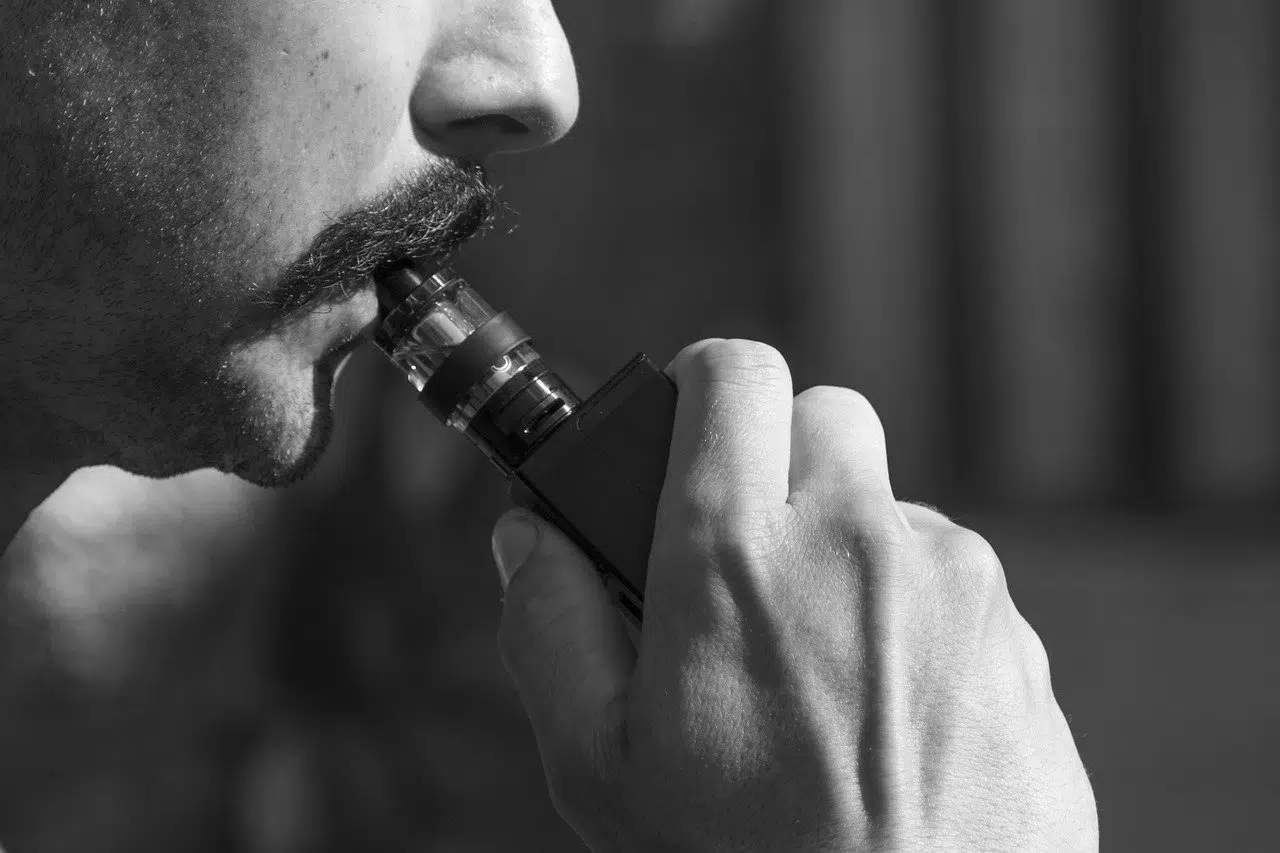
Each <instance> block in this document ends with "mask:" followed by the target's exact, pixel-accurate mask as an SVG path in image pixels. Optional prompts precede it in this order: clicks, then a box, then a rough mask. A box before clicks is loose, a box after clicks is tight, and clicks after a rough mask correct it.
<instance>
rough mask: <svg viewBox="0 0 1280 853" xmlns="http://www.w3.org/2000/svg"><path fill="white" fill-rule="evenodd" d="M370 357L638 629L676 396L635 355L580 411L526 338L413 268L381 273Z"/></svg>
mask: <svg viewBox="0 0 1280 853" xmlns="http://www.w3.org/2000/svg"><path fill="white" fill-rule="evenodd" d="M375 280H376V281H377V284H378V301H379V304H380V306H381V310H382V322H381V324H380V326H379V328H378V330H377V332H376V333H375V335H374V341H375V342H376V343H377V345H378V347H379V348H380V349H382V351H383V352H384V353H386V355H387V356H388V357H389V358H390V359H391V361H392V362H393V363H394V364H395V365H396V366H397V367H398V368H400V370H401V371H402V372H403V373H404V374H405V376H406V377H408V379H409V381H410V382H411V383H413V386H414V388H416V389H417V391H418V399H419V400H420V401H421V403H422V404H423V405H424V406H425V407H426V408H427V410H428V411H430V412H431V413H432V414H433V415H435V416H436V418H437V419H439V420H440V421H442V422H444V423H445V424H447V425H448V426H451V427H453V428H454V429H457V430H459V431H461V432H462V433H463V434H465V435H466V436H467V438H469V439H471V441H472V442H474V443H475V444H476V445H477V446H478V447H479V448H480V449H481V450H482V451H484V453H485V454H486V455H487V456H488V457H489V459H490V460H491V461H492V462H493V463H494V464H495V465H496V466H497V467H498V468H499V470H501V471H502V473H503V474H504V475H506V477H507V478H508V480H509V482H510V494H511V497H512V499H513V500H514V501H515V502H516V503H518V504H521V505H523V506H526V507H528V508H530V509H532V510H533V511H535V512H537V513H539V514H540V515H542V516H543V517H544V518H546V519H547V520H548V521H550V522H552V523H553V524H555V525H556V526H557V527H559V528H560V529H561V530H563V531H564V532H565V533H566V534H567V535H568V536H569V537H570V538H571V539H573V540H574V542H576V543H577V544H578V546H579V547H580V548H582V550H583V551H585V552H586V553H587V555H588V556H589V557H591V559H592V560H594V561H595V564H596V566H597V568H598V569H599V570H600V573H601V575H602V578H603V580H604V582H605V586H606V588H607V589H608V591H609V595H610V597H611V598H612V599H613V601H614V603H615V604H616V606H617V607H618V609H619V610H620V611H621V612H622V614H623V615H624V616H625V617H626V618H627V620H628V621H629V622H630V623H631V626H632V628H633V629H634V630H638V629H639V626H640V622H641V620H642V618H643V610H644V588H645V577H646V575H647V566H648V561H649V548H650V545H651V544H652V541H653V529H654V520H655V516H656V514H657V506H658V497H659V495H660V494H661V490H662V483H663V480H664V479H665V477H666V469H667V454H668V452H669V450H670V446H671V429H672V424H673V422H674V420H675V404H676V388H675V385H674V383H672V382H671V380H670V379H668V378H667V377H666V375H665V374H663V373H662V371H660V370H658V369H657V368H656V367H655V366H654V365H653V364H652V362H650V361H649V359H648V358H646V357H645V356H644V354H643V353H642V354H640V355H637V356H636V357H635V358H633V359H632V360H631V361H630V362H629V363H628V364H627V365H626V366H624V367H623V368H622V369H621V370H619V371H618V372H617V373H616V374H614V375H613V377H612V378H611V379H609V381H608V382H606V383H605V385H604V387H602V388H601V389H600V390H599V391H597V392H596V393H595V394H593V395H592V396H591V397H589V398H587V399H586V400H585V401H584V400H580V399H579V397H578V396H577V395H576V394H574V392H573V391H572V390H571V389H570V388H569V386H568V385H567V384H566V383H565V382H564V380H562V379H561V378H560V377H559V376H557V375H556V374H555V372H553V371H552V370H551V369H550V368H549V367H547V365H546V364H545V363H544V362H543V360H542V357H541V356H539V355H538V352H537V350H535V349H534V348H533V345H532V343H531V339H530V337H529V336H528V335H527V334H525V333H524V332H523V331H522V330H521V329H520V327H519V326H517V325H516V324H515V322H514V321H513V320H512V319H511V318H510V317H509V316H507V315H506V314H505V313H495V312H494V311H493V309H491V308H490V307H489V305H488V304H487V303H486V302H485V301H484V300H483V299H481V298H480V296H479V295H477V294H476V292H475V291H474V290H472V289H471V287H470V286H469V285H468V284H467V283H466V282H465V281H463V280H462V279H461V278H458V277H457V276H456V275H453V274H452V273H449V272H437V273H435V274H434V275H424V274H423V273H422V272H421V271H420V270H419V269H418V268H417V267H415V266H414V265H413V264H412V263H411V262H408V261H405V262H401V263H398V264H396V265H394V266H392V267H390V268H388V269H386V270H383V271H380V272H379V273H378V274H377V275H376V276H375Z"/></svg>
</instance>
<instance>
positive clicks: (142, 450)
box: [0, 0, 578, 484]
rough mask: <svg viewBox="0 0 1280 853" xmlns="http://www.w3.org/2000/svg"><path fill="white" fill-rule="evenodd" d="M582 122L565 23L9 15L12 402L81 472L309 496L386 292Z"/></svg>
mask: <svg viewBox="0 0 1280 853" xmlns="http://www.w3.org/2000/svg"><path fill="white" fill-rule="evenodd" d="M577 103H578V93H577V83H576V78H575V75H574V70H573V65H572V60H571V58H570V56H569V49H568V46H567V44H566V42H565V39H564V36H563V33H562V32H561V30H560V26H559V23H558V21H557V20H556V16H555V12H554V10H553V9H552V6H551V0H94V2H85V0H68V2H64V3H56V4H50V3H47V2H45V0H0V109H2V110H3V111H4V116H3V117H2V118H0V134H2V135H3V139H0V144H2V145H3V146H4V148H5V150H6V151H8V152H9V153H10V154H11V155H12V156H11V157H10V158H9V159H8V160H7V161H4V162H2V163H0V188H3V189H4V191H5V195H6V201H7V206H6V209H4V210H3V211H2V212H0V252H2V253H3V254H2V256H3V258H4V260H5V263H6V266H7V267H8V271H9V273H10V274H11V277H10V278H9V279H8V280H6V281H3V282H0V328H3V330H4V332H5V335H4V337H5V340H4V341H3V342H0V356H3V358H4V359H5V360H6V361H7V362H8V364H7V367H8V368H9V371H10V375H9V377H8V378H6V379H3V380H0V394H3V393H4V392H6V391H8V392H9V393H17V394H21V395H22V397H23V398H25V399H30V400H37V401H38V403H37V404H36V408H37V411H35V412H33V417H34V418H37V419H39V420H40V421H41V422H42V423H46V424H49V425H50V426H49V429H48V430H47V434H46V435H45V436H44V439H43V440H45V441H47V442H48V444H49V446H50V449H51V450H62V451H66V450H69V449H73V448H74V452H75V453H76V454H78V455H79V458H80V459H81V461H82V462H83V463H84V464H88V463H90V462H102V461H107V462H112V463H114V464H118V465H121V466H123V467H126V468H130V469H132V470H134V471H137V472H139V473H144V474H152V475H165V474H170V473H176V472H179V471H183V470H188V469H191V468H196V467H203V466H207V465H216V466H218V467H221V468H223V469H224V470H229V471H233V472H234V473H237V474H240V475H241V476H244V477H246V478H248V479H251V480H254V481H257V482H260V483H264V484H271V483H279V482H287V481H289V480H292V479H295V478H296V477H297V476H300V475H301V474H302V473H305V471H306V470H307V469H308V467H309V466H310V465H311V464H312V463H313V462H314V459H315V457H316V455H317V454H318V452H319V451H320V450H321V449H322V448H323V446H324V444H325V441H326V440H327V434H328V429H329V414H328V409H329V393H330V388H331V385H332V381H333V374H334V372H335V370H336V368H337V366H338V363H339V362H340V361H341V358H342V356H343V354H344V353H345V352H346V351H347V350H348V349H349V348H350V344H351V342H353V341H354V340H355V339H356V337H357V336H358V335H360V334H361V333H362V332H367V331H368V329H369V327H370V325H371V323H372V321H373V320H374V319H375V317H376V302H375V298H374V295H373V293H372V290H371V283H370V280H369V278H368V273H369V272H370V271H371V270H372V269H374V268H375V267H376V266H377V265H379V264H380V263H383V262H386V261H388V260H392V259H394V258H395V257H396V256H397V255H403V254H406V253H411V254H414V255H427V256H436V257H440V256H442V255H444V254H445V253H447V252H448V251H449V250H450V249H451V248H452V247H453V246H454V245H456V244H457V243H458V242H460V241H461V240H463V239H465V238H466V236H468V235H469V233H470V232H472V231H473V230H475V229H476V227H477V226H478V225H480V224H481V223H482V222H483V221H484V219H485V216H486V214H487V212H488V208H489V206H490V204H491V197H490V191H489V189H488V187H487V186H486V184H485V182H484V180H483V176H482V173H481V172H480V170H479V167H478V166H477V165H476V164H478V163H479V162H480V161H482V160H483V159H484V158H485V157H486V156H487V155H490V154H493V153H496V152H499V151H504V150H518V149H522V148H530V147H534V146H537V145H541V144H545V143H547V142H550V141H552V140H554V139H556V138H557V137H559V136H560V135H562V134H563V133H564V132H565V131H567V130H568V128H569V126H570V125H571V124H572V123H573V121H574V118H575V116H576V112H577ZM317 237H319V238H320V239H319V241H318V242H317ZM299 306H301V308H300V310H299Z"/></svg>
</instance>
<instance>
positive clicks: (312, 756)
mask: <svg viewBox="0 0 1280 853" xmlns="http://www.w3.org/2000/svg"><path fill="white" fill-rule="evenodd" d="M557 9H558V11H559V13H560V14H561V17H562V20H563V23H564V26H565V28H566V30H567V32H568V34H569V38H570V41H571V42H572V44H573V45H574V49H575V55H576V57H577V61H578V64H579V71H580V76H581V80H582V94H583V106H582V113H581V119H580V121H579V124H578V126H577V128H576V129H575V131H574V132H573V133H572V134H571V136H570V137H569V138H568V139H566V140H565V141H564V142H563V143H561V144H560V145H558V146H556V147H554V148H552V149H549V150H547V151H544V152H539V153H536V154H531V155H524V156H521V157H518V158H510V159H506V160H502V161H500V162H499V163H497V164H496V166H495V169H494V175H495V178H496V179H497V180H498V182H499V183H501V184H502V186H503V187H504V195H505V197H506V200H507V202H508V203H509V204H510V205H511V206H512V208H513V209H514V211H515V213H514V214H513V215H511V216H510V217H508V218H507V219H506V220H504V222H503V224H502V227H501V228H500V229H499V231H498V232H497V233H496V234H494V235H491V236H489V237H487V238H486V239H484V240H483V241H481V242H479V243H477V244H476V245H474V246H472V247H471V248H470V249H469V250H468V251H467V252H466V254H465V257H464V258H463V260H462V262H461V263H460V264H459V268H460V270H461V271H462V272H463V273H464V274H466V275H467V276H468V277H469V278H470V279H471V280H472V283H473V284H474V285H475V286H476V287H477V289H478V290H480V292H481V293H483V294H485V295H486V297H488V298H489V300H490V301H491V302H493V303H494V304H496V305H498V306H501V307H503V308H505V309H507V310H509V311H510V312H511V313H512V314H513V315H514V316H516V317H517V318H519V319H520V322H521V323H522V325H523V326H524V327H525V328H527V329H529V330H531V331H533V332H534V333H535V334H536V336H537V339H538V341H539V345H540V348H541V350H542V352H543V354H544V355H545V356H547V357H548V359H549V360H551V361H553V362H554V363H557V364H559V365H560V366H561V368H562V373H563V374H564V375H565V376H566V378H568V379H570V381H571V382H572V383H573V384H575V386H576V387H577V388H578V389H579V390H581V391H590V390H591V389H593V388H595V387H596V386H597V385H598V384H599V383H601V382H602V381H603V380H604V379H605V378H606V377H607V376H608V375H609V374H611V373H612V372H613V370H615V369H616V368H617V367H619V366H620V365H621V364H622V363H623V362H624V361H626V360H627V359H628V358H629V357H630V356H631V355H632V354H633V353H634V352H636V351H637V350H641V349H643V350H645V351H647V352H648V353H649V354H650V355H651V356H652V357H653V358H654V359H655V360H657V361H659V362H662V363H665V362H666V361H667V360H668V359H669V358H670V357H671V356H672V355H674V354H675V352H677V351H678V350H679V349H680V348H681V347H682V346H683V345H685V344H687V343H689V342H692V341H694V340H696V339H699V338H702V337H708V336H726V337H727V336H742V337H751V338H757V339H761V340H765V341H768V342H770V343H772V344H774V345H775V346H777V347H778V348H779V349H781V350H782V351H783V353H784V354H785V355H786V356H787V357H788V359H789V360H790V363H791V365H792V367H793V371H794V375H795V380H796V385H797V388H801V387H805V386H808V385H813V384H838V385H847V386H851V387H854V388H857V389H859V390H861V391H862V392H863V393H865V394H866V395H867V396H868V397H869V398H870V399H871V401H872V402H873V403H874V404H875V405H876V406H877V408H878V410H879V412H880V414H881V416H882V418H883V421H884V423H885V427H886V431H887V434H888V439H889V455H890V463H891V465H892V468H893V472H894V477H895V487H896V490H897V491H898V494H899V497H902V498H906V499H913V500H922V501H926V502H928V503H931V504H936V505H939V506H941V507H942V508H943V509H944V510H946V511H947V512H949V513H950V514H952V515H953V516H954V517H956V518H957V519H958V520H959V521H960V522H961V523H963V524H965V525H967V526H971V527H974V528H975V529H977V530H978V531H980V532H981V533H983V534H984V535H985V536H986V537H987V538H988V539H989V540H990V541H991V542H992V543H993V544H994V545H995V547H996V550H997V551H998V552H999V553H1000V554H1001V556H1002V558H1003V561H1004V565H1005V569H1006V572H1007V574H1008V579H1009V584H1010V587H1011V589H1012V592H1013V595H1014V598H1015V600H1016V601H1017V602H1018V604H1019V607H1020V609H1021V610H1022V611H1023V613H1024V615H1025V616H1026V617H1027V618H1028V620H1029V621H1030V622H1031V624H1032V625H1033V626H1034V627H1035V628H1036V629H1037V630H1038V631H1039V633H1040V635H1041V637H1042V638H1043V640H1044V642H1045V644H1046V646H1047V649H1048V652H1049V656H1050V660H1051V662H1052V665H1053V671H1054V675H1055V687H1056V691H1057V696H1058V699H1059V701H1060V703H1061V705H1062V707H1063V709H1064V711H1065V712H1066V713H1067V715H1068V717H1069V718H1070V720H1071V724H1072V728H1073V730H1074V732H1075V735H1076V738H1077V742H1078V744H1079V747H1080V750H1081V752H1082V754H1083V757H1084V760H1085V763H1086V766H1087V767H1088V768H1089V770H1090V772H1091V774H1092V778H1093V784H1094V787H1095V792H1096V794H1097V798H1098V805H1099V810H1100V817H1101V827H1102V848H1103V850H1117V851H1119V850H1124V851H1131V850H1144V851H1145V850H1152V851H1204V850H1232V851H1236V850H1241V851H1243V850H1273V849H1276V848H1277V843H1278V842H1277V841H1276V838H1275V835H1276V832H1275V829H1274V826H1273V824H1272V821H1271V820H1270V817H1269V816H1270V814H1271V812H1272V811H1273V810H1274V808H1275V805H1276V803H1278V802H1280V773H1277V772H1276V769H1275V768H1276V766H1277V764H1280V734H1278V733H1277V732H1278V727H1277V722H1280V668H1278V667H1277V666H1276V663H1275V655H1276V654H1277V653H1280V523H1278V521H1280V250H1278V249H1277V240H1276V236H1277V234H1280V109H1278V108H1280V4H1276V3H1275V2H1273V0H1215V2H1212V3H1210V2H1205V0H1128V1H1127V2H1121V1H1117V0H1112V2H1108V0H970V2H965V3H956V2H952V0H791V2H783V0H642V1H641V2H628V3H616V4H608V6H607V8H605V7H602V6H601V4H599V3H591V2H587V0H560V2H558V3H557ZM339 420H340V430H339V436H338V442H337V444H336V446H335V447H334V448H333V450H332V452H331V453H330V454H329V455H328V457H327V459H326V460H325V462H324V464H323V466H322V468H321V470H320V471H319V472H318V473H317V474H316V476H315V477H314V478H313V479H312V480H310V481H308V482H307V483H305V484H303V485H302V486H300V487H298V488H296V489H291V490H288V491H286V492H282V493H265V492H261V491H258V490H256V489H252V488H250V487H247V486H244V485H241V484H238V483H235V482H233V481H229V480H227V479H225V478H222V477H220V476H217V475H211V474H199V475H194V476H192V477H188V478H183V479H181V480H176V481H171V482H168V483H163V484H155V483H143V482H141V481H135V480H132V479H131V478H127V477H125V476H124V475H121V474H119V473H116V472H111V471H89V472H83V473H82V474H81V475H78V476H77V477H75V478H73V479H72V481H71V482H69V483H68V484H67V486H66V487H65V488H64V489H63V490H62V492H60V493H59V494H58V495H56V496H55V497H54V498H53V499H51V501H50V502H49V503H48V504H47V505H46V506H45V507H44V508H43V509H42V510H41V511H40V512H39V513H37V516H36V517H35V518H33V521H32V523H31V524H30V525H29V526H28V529H27V530H26V531H24V534H23V536H22V537H20V538H19V540H18V541H17V542H16V543H15V545H14V546H13V548H11V550H10V554H9V557H10V558H11V561H12V562H14V563H15V564H18V565H23V564H24V561H25V563H26V564H29V565H31V566H33V568H30V569H27V570H24V571H23V572H15V573H11V574H10V575H8V576H6V579H5V581H4V583H5V585H6V589H5V601H6V605H5V607H6V613H5V622H4V631H5V634H4V637H3V638H2V639H3V642H4V645H5V647H6V649H10V650H16V651H7V652H6V655H5V659H4V661H3V667H4V668H5V670H6V672H3V673H0V675H3V676H4V678H3V679H0V683H3V684H26V685H30V684H37V685H38V686H39V689H38V690H32V689H27V688H24V689H23V690H21V691H19V690H17V689H16V688H13V687H5V688H3V689H4V690H5V691H7V692H8V693H9V694H10V695H9V696H7V697H0V698H3V701H0V757H3V764H4V766H5V768H6V769H5V771H4V772H3V773H2V774H0V777H2V778H0V838H4V839H5V843H6V844H8V845H10V849H11V850H12V851H14V853H26V851H62V850H82V849H89V848H90V847H92V848H93V849H97V850H107V851H114V850H120V851H125V850H129V851H139V850H157V851H160V850H184V851H204V850H208V851H236V853H240V851H245V853H296V852H297V851H337V850H353V849H354V850H360V851H369V853H378V851H392V850H395V851H406V850H415V851H450V853H455V851H456V853H463V851H578V850H581V849H582V848H581V847H580V846H579V845H578V843H577V841H576V839H575V838H574V836H573V834H572V833H571V832H570V831H569V830H568V829H567V828H565V827H564V826H563V825H562V824H561V823H560V821H559V819H558V818H557V816H556V815H555V813H554V810H553V809H552V807H551V805H550V802H549V800H548V797H547V795H546V792H545V787H544V784H543V781H542V771H541V767H540V764H539V761H538V757H537V753H536V750H535V748H534V743H533V738H532V734H531V732H530V730H529V728H528V726H527V723H526V722H525V720H524V717H523V714H522V712H521V710H520V707H519V705H518V704H517V702H516V699H515V694H514V690H513V689H512V688H511V686H510V684H509V682H508V680H507V678H506V675H505V673H504V671H503V669H502V666H501V663H500V661H499V658H498V653H497V646H496V640H495V634H496V627H497V620H498V614H499V601H500V591H499V586H498V581H497V577H496V574H495V572H494V569H493V567H492V564H491V561H490V557H489V543H488V537H489V529H490V526H491V523H492V521H493V519H494V518H496V516H497V515H498V514H499V513H500V512H501V511H502V509H503V508H504V506H505V502H504V491H503V484H502V483H501V481H500V478H499V477H498V476H497V474H496V473H495V472H493V471H491V470H489V469H487V468H486V465H485V463H484V462H483V461H481V460H480V459H478V458H477V455H478V454H476V453H475V452H474V450H473V449H472V448H471V447H470V445H468V444H467V442H466V441H465V440H464V439H463V438H461V437H460V436H457V435H454V434H452V433H449V432H447V431H446V430H444V429H443V428H442V427H438V426H436V425H435V424H434V423H433V422H432V421H431V419H430V418H429V416H428V415H427V414H426V413H425V412H424V411H422V410H421V409H420V408H419V407H418V406H417V404H416V402H415V400H414V397H413V394H412V393H411V389H410V388H409V387H408V385H407V384H405V383H404V382H403V380H402V379H401V378H399V377H398V376H397V375H396V374H395V373H394V372H393V371H392V370H391V369H390V368H389V366H388V365H386V364H384V363H383V362H382V360H381V358H380V356H378V355H377V354H376V353H374V352H363V353H360V354H358V355H357V356H356V358H355V359H354V360H353V362H352V363H351V364H350V365H349V366H348V368H347V370H346V373H345V374H344V376H343V378H342V382H341V383H340V388H339ZM15 557H17V558H18V559H13V558H15ZM85 560H89V561H90V562H93V561H96V563H95V564H96V565H98V566H99V567H100V568H101V570H100V571H88V572H80V573H77V572H75V571H74V570H73V569H72V567H74V566H76V565H79V564H80V563H82V562H84V561H85ZM32 614H37V615H32ZM32 637H39V638H41V639H39V641H38V642H29V641H28V640H29V639H30V638H32ZM50 638H51V639H50ZM50 673H52V674H50Z"/></svg>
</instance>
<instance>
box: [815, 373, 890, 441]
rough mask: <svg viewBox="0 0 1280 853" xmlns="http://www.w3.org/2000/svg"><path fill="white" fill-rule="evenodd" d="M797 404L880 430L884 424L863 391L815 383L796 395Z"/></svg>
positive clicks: (816, 412)
mask: <svg viewBox="0 0 1280 853" xmlns="http://www.w3.org/2000/svg"><path fill="white" fill-rule="evenodd" d="M796 406H797V407H798V408H800V409H801V410H803V411H805V412H813V413H815V414H822V413H824V412H829V413H833V414H839V415H840V416H841V420H842V421H845V422H852V423H856V424H858V425H860V426H866V427H870V428H873V429H875V430H878V431H879V432H881V433H882V434H883V432H884V425H883V424H882V423H881V422H880V415H879V414H878V413H877V412H876V408H875V406H873V405H871V401H870V400H868V399H867V398H866V396H865V395H863V394H862V393H861V392H858V391H855V390H853V389H852V388H841V387H839V386H835V385H815V386H814V387H812V388H807V389H805V390H804V391H801V392H800V393H799V394H798V395H796Z"/></svg>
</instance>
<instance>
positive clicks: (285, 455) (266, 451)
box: [215, 368, 334, 488]
mask: <svg viewBox="0 0 1280 853" xmlns="http://www.w3.org/2000/svg"><path fill="white" fill-rule="evenodd" d="M313 373H314V376H313V381H312V383H311V388H309V389H306V390H302V389H295V390H294V392H293V393H287V394H281V395H277V396H274V397H272V398H270V399H262V398H259V399H257V400H252V399H250V400H247V401H245V402H249V403H250V406H249V410H248V411H241V412H239V413H237V414H238V417H235V418H233V419H232V420H233V422H234V423H236V425H237V426H236V427H235V428H233V429H232V430H230V431H229V433H228V434H227V435H226V440H225V441H224V442H223V446H224V452H223V453H222V455H221V457H220V459H219V460H218V464H217V465H216V466H215V467H217V468H219V469H220V470H222V471H225V472H226V473H228V474H234V475H235V476H237V477H239V478H241V479H243V480H247V481H248V482H250V483H253V484H254V485H257V486H263V487H266V488H279V487H283V486H288V485H292V484H293V483H297V482H298V481H300V480H303V479H305V478H306V477H307V475H309V474H310V473H311V472H312V471H313V470H315V468H316V466H317V465H318V464H319V463H320V460H321V459H322V458H323V456H324V452H325V450H327V449H328V447H329V444H330V442H331V441H332V439H333V428H334V418H333V384H334V374H333V371H332V370H326V369H321V368H316V369H315V370H314V371H313Z"/></svg>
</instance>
